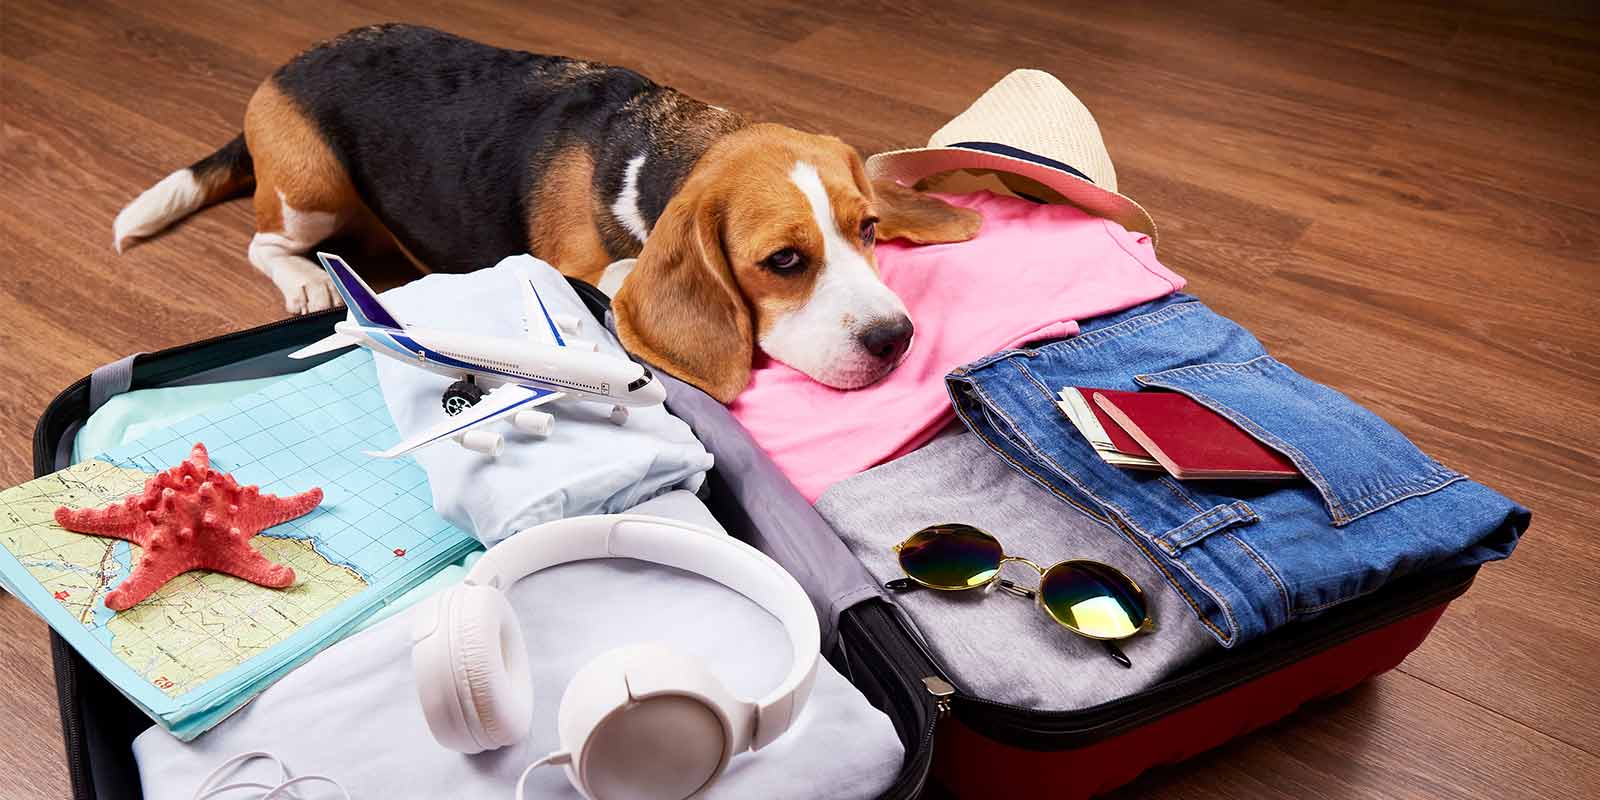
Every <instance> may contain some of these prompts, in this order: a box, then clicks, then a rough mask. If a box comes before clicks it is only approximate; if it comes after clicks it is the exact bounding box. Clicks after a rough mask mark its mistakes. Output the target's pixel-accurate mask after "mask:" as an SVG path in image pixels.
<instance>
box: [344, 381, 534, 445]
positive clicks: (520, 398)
mask: <svg viewBox="0 0 1600 800" xmlns="http://www.w3.org/2000/svg"><path fill="white" fill-rule="evenodd" d="M563 396H565V393H563V392H553V391H550V390H548V389H534V388H531V387H527V386H522V385H519V384H515V383H507V384H504V385H502V386H500V387H499V388H497V389H495V390H494V391H492V392H490V393H488V394H486V395H484V396H483V399H482V400H479V401H478V402H477V404H476V405H473V406H471V407H469V408H468V409H467V410H466V411H463V412H461V413H460V414H457V415H455V416H453V417H447V418H445V419H444V420H442V421H441V422H440V423H439V424H438V425H435V426H433V427H432V428H429V429H428V430H426V431H423V432H422V433H419V434H417V435H416V436H413V437H411V438H409V439H407V440H405V441H403V442H401V443H399V444H397V445H395V446H394V447H391V448H389V449H388V450H384V451H382V452H378V451H371V450H369V451H367V455H369V456H372V457H374V458H398V457H400V456H403V455H405V454H407V453H409V452H411V451H412V450H415V449H417V448H419V447H426V446H428V445H430V444H433V443H434V442H437V441H439V440H440V439H447V438H450V437H452V436H460V435H461V434H463V433H466V432H467V431H470V430H472V429H473V428H477V427H479V426H481V425H486V424H488V423H490V422H493V421H495V420H497V419H500V418H501V417H504V416H506V415H507V414H513V413H516V412H518V411H522V410H524V409H529V408H533V407H535V406H541V405H544V404H545V403H548V402H550V401H552V400H556V399H559V398H561V397H563Z"/></svg>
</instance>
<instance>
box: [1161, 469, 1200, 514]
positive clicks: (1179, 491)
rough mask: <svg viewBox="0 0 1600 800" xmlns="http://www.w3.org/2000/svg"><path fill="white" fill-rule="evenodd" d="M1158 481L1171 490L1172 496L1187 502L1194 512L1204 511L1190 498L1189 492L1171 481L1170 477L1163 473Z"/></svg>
mask: <svg viewBox="0 0 1600 800" xmlns="http://www.w3.org/2000/svg"><path fill="white" fill-rule="evenodd" d="M1159 483H1160V484H1161V485H1162V486H1165V487H1166V489H1167V491H1169V492H1172V495H1173V496H1174V497H1176V498H1178V499H1179V500H1181V501H1183V502H1184V503H1185V504H1187V505H1188V506H1189V507H1190V508H1192V509H1194V510H1195V511H1196V512H1204V511H1205V509H1203V508H1201V507H1200V504H1199V503H1196V502H1195V501H1194V500H1192V499H1190V497H1189V494H1188V493H1187V492H1185V491H1183V488H1182V487H1180V486H1178V485H1177V484H1175V483H1173V481H1172V479H1171V478H1168V477H1166V476H1165V475H1163V476H1162V477H1161V478H1160V480H1159Z"/></svg>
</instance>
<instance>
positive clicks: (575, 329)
mask: <svg viewBox="0 0 1600 800" xmlns="http://www.w3.org/2000/svg"><path fill="white" fill-rule="evenodd" d="M550 321H551V322H554V323H555V324H556V328H558V329H559V330H560V331H561V332H562V333H564V334H566V335H568V336H577V335H578V334H579V333H580V332H581V331H582V330H583V319H582V318H581V317H579V316H578V315H576V314H551V315H550Z"/></svg>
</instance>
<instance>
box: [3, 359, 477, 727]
mask: <svg viewBox="0 0 1600 800" xmlns="http://www.w3.org/2000/svg"><path fill="white" fill-rule="evenodd" d="M399 439H400V436H399V434H398V433H397V432H396V431H395V428H394V425H393V423H392V422H391V421H390V419H389V415H388V411H387V410H386V409H385V407H384V403H383V396H382V394H381V393H380V391H379V389H378V385H377V374H376V371H375V370H374V368H373V365H372V357H371V355H370V354H369V353H367V352H366V351H356V352H352V353H349V354H346V355H343V356H340V357H338V358H335V359H333V360H331V361H329V362H327V363H325V364H322V365H321V366H318V367H315V368H313V369H310V370H306V371H304V372H301V373H298V374H295V375H292V376H289V377H286V378H283V379H282V380H279V381H276V382H274V383H271V384H268V385H267V386H265V387H263V388H262V389H260V390H259V391H256V392H254V393H251V394H249V395H246V396H244V397H241V398H239V399H237V400H235V401H233V402H230V403H227V404H224V405H222V406H218V407H216V408H213V409H211V410H209V411H207V412H205V413H203V414H200V415H198V416H195V417H192V418H190V419H188V420H185V421H183V422H180V423H177V424H175V425H173V426H171V427H169V428H166V429H164V430H160V431H156V432H153V433H150V434H148V435H146V436H143V437H141V438H140V439H138V440H137V441H135V442H133V443H131V444H128V445H125V446H123V447H119V448H116V449H114V450H112V451H110V452H107V453H104V454H101V455H98V456H96V457H94V458H90V459H88V460H85V461H83V462H81V463H78V464H75V465H73V466H71V467H68V468H67V469H64V470H62V471H60V472H57V473H54V474H51V475H47V476H45V477H43V478H38V479H36V480H33V481H30V482H28V483H25V484H22V485H21V486H17V487H14V488H11V489H7V490H5V491H3V492H0V582H3V583H4V585H5V587H6V589H8V590H9V591H10V592H11V593H12V594H13V595H15V596H16V597H18V598H20V599H21V600H22V601H23V602H25V603H27V604H28V606H30V607H31V608H32V609H33V611H34V612H35V613H37V614H39V615H40V616H41V617H43V618H44V620H45V621H46V622H47V623H48V624H49V625H50V626H51V627H52V628H54V629H55V630H56V632H58V633H60V634H61V636H62V637H63V638H65V639H66V640H67V642H68V643H70V644H71V645H72V646H73V647H74V648H75V649H76V650H77V651H78V652H79V653H81V654H82V655H83V656H84V657H85V658H86V659H87V660H88V661H89V662H90V663H91V664H93V665H94V667H95V668H96V669H98V670H99V671H100V672H101V674H103V675H105V676H106V678H107V679H108V680H110V681H111V683H112V684H114V685H115V686H117V688H118V689H120V690H121V691H122V692H123V693H124V694H125V695H127V696H128V698H129V699H131V700H132V701H133V702H134V703H135V704H137V705H138V706H139V707H140V708H142V709H144V710H145V712H146V713H148V714H149V715H150V716H151V718H153V719H154V720H156V722H158V723H159V724H161V725H162V726H163V727H165V728H166V729H167V730H169V731H170V732H172V733H173V734H174V735H175V736H177V737H178V738H180V739H184V740H188V739H190V738H193V737H194V736H197V735H199V734H200V733H201V732H203V731H205V730H206V729H207V728H209V727H211V726H212V725H214V724H216V723H217V722H218V721H220V720H221V719H223V718H225V717H226V716H227V715H228V714H230V713H232V712H233V711H234V710H236V709H238V708H239V707H240V706H242V705H243V704H244V703H245V702H247V701H248V700H249V699H250V698H251V697H254V696H255V695H256V694H257V693H259V692H260V691H261V690H262V689H264V688H266V686H268V685H269V684H271V682H272V681H274V680H276V679H277V678H278V677H279V676H281V675H283V674H284V673H285V672H287V671H288V670H290V669H292V668H293V667H294V666H296V665H297V664H299V663H301V662H303V661H304V660H306V659H307V658H310V657H311V656H312V655H314V654H315V653H316V652H317V651H318V650H320V649H321V648H323V647H325V646H326V645H328V644H330V643H332V642H333V641H336V640H337V639H339V638H340V637H341V636H343V635H344V634H345V633H347V632H349V631H350V630H351V629H353V628H354V627H355V626H356V625H358V624H360V623H361V621H362V620H364V619H366V618H368V617H369V616H371V615H372V614H373V613H375V612H377V611H378V610H380V609H381V608H383V606H384V605H385V604H387V603H388V602H390V601H391V600H393V599H394V598H396V597H397V596H399V595H401V594H403V593H404V592H406V591H407V590H408V589H410V588H411V587H413V586H415V585H416V584H417V583H419V582H421V581H423V580H425V579H427V578H428V577H429V576H430V575H432V574H433V573H435V572H436V571H438V569H439V568H440V567H442V566H443V565H445V564H447V563H450V562H452V561H455V560H456V559H458V558H459V557H461V556H462V555H464V554H465V553H467V552H468V551H470V550H472V549H473V548H474V547H476V546H477V540H476V539H474V538H473V537H472V536H470V535H469V534H467V533H466V532H463V531H461V530H459V529H457V528H455V527H453V526H451V525H450V524H449V523H448V522H445V521H444V520H443V519H442V518H440V517H439V516H438V515H437V514H435V513H434V512H433V504H432V498H431V496H430V494H429V490H428V484H427V477H426V475H425V474H424V472H423V470H422V468H421V467H419V466H417V464H416V463H415V462H413V461H411V460H409V459H403V460H396V461H383V460H378V459H372V458H368V457H366V456H364V455H362V454H361V453H362V451H363V450H373V449H378V450H381V449H384V448H386V447H389V446H391V445H393V444H394V443H395V442H398V441H399ZM195 442H203V443H204V444H205V445H206V447H207V448H208V449H209V450H210V453H211V462H212V465H213V466H214V467H215V468H217V469H219V470H222V471H224V472H231V473H233V474H234V476H235V477H236V478H237V479H238V481H239V482H240V483H241V484H252V483H253V484H260V486H261V490H262V491H263V492H270V493H275V494H293V493H296V492H301V491H304V490H306V489H310V488H311V487H313V486H320V487H322V490H323V492H324V500H323V502H322V504H321V505H320V506H319V507H317V508H316V509H314V510H313V511H312V512H311V513H309V514H307V515H305V516H303V517H300V518H298V519H294V520H291V521H289V522H286V523H283V524H281V525H277V526H274V527H271V528H268V529H266V530H265V531H263V532H262V533H261V534H260V535H258V536H256V537H254V538H253V539H252V540H251V545H252V546H254V547H255V548H256V549H257V550H259V551H260V552H261V553H262V555H264V556H266V557H267V558H268V559H270V560H272V561H274V562H277V563H281V564H286V565H288V566H290V567H293V568H294V571H295V575H296V579H295V583H294V584H293V585H292V586H290V587H289V588H287V589H269V588H265V587H261V586H256V585H254V584H252V583H249V582H246V581H243V580H240V579H238V578H234V577H231V576H228V575H222V574H217V573H211V572H203V571H195V572H189V573H185V574H184V575H181V576H179V577H177V578H175V579H173V580H172V581H170V582H168V583H167V584H166V585H165V586H163V587H162V588H161V589H160V590H158V591H157V592H155V593H154V594H152V595H151V596H150V597H148V598H146V599H145V600H144V601H143V602H140V603H139V604H137V605H135V606H134V607H132V608H130V609H128V610H126V611H122V612H113V611H111V610H110V609H108V608H107V607H106V606H105V603H104V598H105V595H106V593H107V592H109V591H110V590H112V589H114V588H115V587H116V586H117V584H118V583H119V582H121V581H122V580H123V579H124V578H126V577H127V575H128V573H129V571H130V570H131V567H132V565H133V564H134V563H137V560H138V555H139V554H138V550H139V548H138V546H137V545H132V544H129V543H128V542H124V541H121V540H117V539H110V538H103V537H98V536H93V535H86V534H80V533H72V532H69V531H66V530H63V529H62V528H61V527H60V526H58V525H56V523H55V521H54V519H53V514H54V512H55V509H56V508H57V507H58V506H69V507H74V508H83V507H90V506H104V505H107V504H109V503H113V502H116V501H119V500H121V499H122V498H123V497H125V496H127V495H129V494H132V493H134V492H137V491H139V490H141V489H142V488H143V486H144V483H145V481H146V480H148V479H149V478H150V476H151V475H153V474H155V473H157V472H160V471H161V470H164V469H166V468H168V467H171V466H173V465H175V464H177V463H178V462H180V461H182V460H183V459H184V458H186V457H187V456H188V452H189V448H190V447H192V446H193V445H194V443H195Z"/></svg>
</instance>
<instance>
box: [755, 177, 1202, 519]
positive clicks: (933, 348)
mask: <svg viewBox="0 0 1600 800" xmlns="http://www.w3.org/2000/svg"><path fill="white" fill-rule="evenodd" d="M937 196H938V197H941V198H943V199H944V200H946V201H948V202H950V203H954V204H955V205H959V206H965V207H967V208H971V209H974V210H976V211H977V212H978V213H980V214H982V215H983V230H982V231H981V232H979V234H978V236H977V238H974V239H972V240H971V241H967V242H961V243H959V244H941V245H923V246H916V245H908V244H905V243H903V242H900V241H888V242H881V243H879V245H878V248H877V254H878V267H879V270H880V271H881V272H882V274H883V280H884V282H885V283H887V284H888V285H889V288H891V289H893V290H894V291H895V292H896V293H897V294H899V295H900V297H901V299H903V300H905V303H906V307H907V308H908V309H909V310H910V312H911V320H912V322H914V323H915V324H916V327H917V331H916V337H915V338H914V339H913V341H912V344H911V352H910V353H909V354H908V356H907V357H906V360H905V361H904V362H903V363H902V364H901V365H900V366H899V367H898V368H896V369H895V370H894V371H893V372H891V373H889V374H888V375H887V376H886V377H884V379H883V380H881V381H878V382H877V383H875V384H873V385H871V386H868V387H865V388H862V389H856V390H853V391H842V390H839V389H831V388H829V387H827V386H823V385H822V384H820V383H817V382H816V381H813V380H811V379H810V378H809V377H807V376H806V375H805V374H803V373H801V372H799V371H797V370H795V369H792V368H790V367H789V366H787V365H785V364H782V363H779V362H777V361H774V360H772V359H771V358H768V357H767V356H766V355H764V354H758V355H757V357H756V363H755V366H754V370H753V373H752V375H751V379H750V385H749V386H748V387H747V388H746V389H745V390H744V393H743V394H740V395H739V396H738V397H737V398H735V399H734V401H733V404H732V405H731V406H730V409H731V410H732V411H733V414H734V416H735V417H737V418H738V420H739V422H741V423H743V424H744V426H745V427H746V428H748V429H749V430H750V433H751V434H752V435H753V436H754V437H755V439H756V441H757V442H759V443H760V444H761V446H762V447H763V448H765V449H766V451H767V452H768V453H769V454H770V455H771V456H772V458H773V459H774V460H775V461H776V462H777V463H778V466H779V467H780V468H782V469H783V471H784V473H785V474H786V475H788V476H789V479H790V480H791V481H793V482H794V484H795V485H796V486H798V487H800V491H801V492H802V493H804V494H805V496H806V499H807V500H810V501H812V502H816V499H817V497H818V496H820V495H821V494H822V492H823V490H825V489H827V488H828V487H829V486H832V485H833V484H834V483H835V482H837V481H839V480H842V479H844V478H847V477H849V476H851V475H855V474H856V473H859V472H861V471H863V470H866V469H868V468H870V467H873V466H876V465H877V464H880V463H882V462H884V461H887V460H889V459H890V458H893V457H895V456H897V455H900V454H902V453H906V452H910V451H911V450H914V449H916V448H918V447H920V446H922V445H923V444H924V443H926V442H927V441H928V439H930V438H932V436H933V435H934V434H936V433H938V432H939V430H940V429H941V428H943V427H944V426H945V425H946V424H947V423H948V422H949V421H950V420H951V419H952V418H953V413H952V412H951V410H950V399H949V396H948V395H947V394H946V393H945V387H944V376H945V374H946V373H948V372H950V371H951V370H953V369H955V368H956V367H959V366H961V365H962V364H966V363H968V362H971V361H975V360H977V359H979V358H982V357H983V356H986V355H989V354H990V353H994V352H998V351H1000V350H1005V349H1008V348H1012V347H1017V346H1019V345H1021V344H1024V343H1026V342H1032V341H1037V340H1040V339H1049V338H1059V337H1062V336H1070V335H1072V334H1075V333H1077V332H1078V323H1077V321H1076V320H1078V319H1082V318H1086V317H1093V316H1098V315H1101V314H1108V313H1111V312H1115V311H1120V310H1122V309H1125V308H1128V307H1131V306H1135V305H1138V304H1140V303H1144V302H1148V301H1150V300H1154V299H1156V298H1158V297H1162V296H1165V295H1167V294H1170V293H1172V292H1174V291H1177V290H1179V289H1182V288H1183V285H1184V280H1183V278H1181V277H1179V276H1178V275H1177V274H1176V273H1174V272H1172V271H1171V270H1169V269H1167V268H1166V267H1163V266H1161V264H1160V263H1159V262H1157V261H1156V257H1155V250H1154V249H1153V248H1152V247H1151V245H1150V237H1148V236H1145V235H1144V234H1142V233H1130V232H1128V231H1127V230H1125V229H1123V227H1122V226H1120V225H1118V224H1116V223H1114V222H1109V221H1107V220H1104V219H1101V218H1099V217H1094V216H1090V215H1089V214H1086V213H1084V212H1083V211H1080V210H1078V209H1077V208H1076V207H1073V206H1067V205H1039V204H1037V203H1030V202H1028V201H1026V200H1019V199H1017V198H1014V197H1005V196H1001V195H996V194H992V193H989V192H976V193H973V194H965V195H937Z"/></svg>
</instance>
